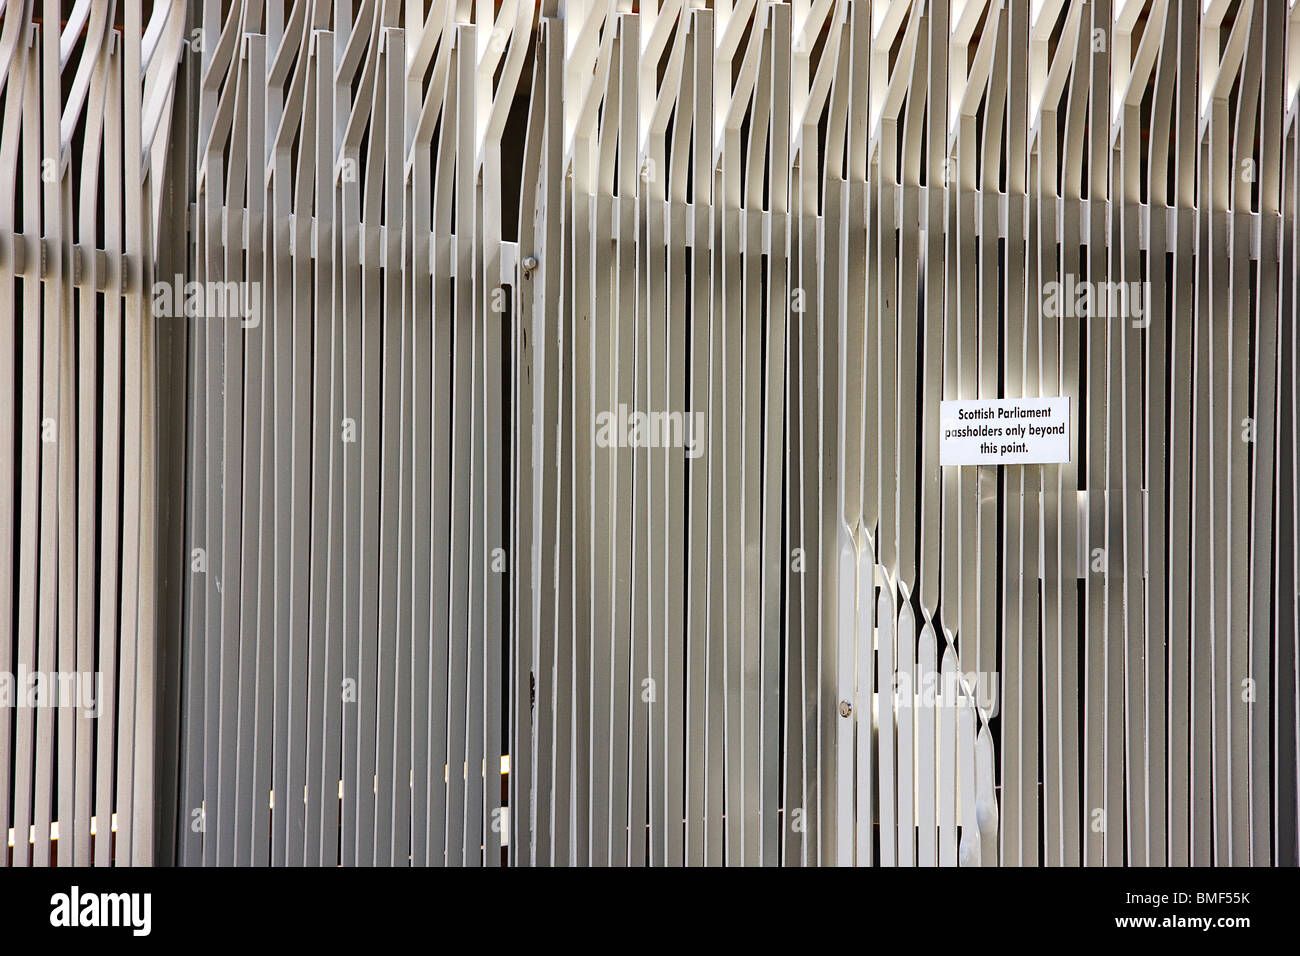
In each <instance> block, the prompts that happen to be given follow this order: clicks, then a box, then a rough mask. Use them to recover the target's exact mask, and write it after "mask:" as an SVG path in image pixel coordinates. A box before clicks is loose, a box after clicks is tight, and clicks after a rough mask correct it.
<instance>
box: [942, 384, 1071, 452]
mask: <svg viewBox="0 0 1300 956" xmlns="http://www.w3.org/2000/svg"><path fill="white" fill-rule="evenodd" d="M939 429H940V430H939V464H940V465H1050V464H1059V463H1061V462H1067V461H1069V460H1070V398H1069V396H1065V397H1063V398H992V399H970V400H965V399H958V400H955V401H948V402H940V403H939Z"/></svg>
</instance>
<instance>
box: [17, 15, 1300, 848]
mask: <svg viewBox="0 0 1300 956" xmlns="http://www.w3.org/2000/svg"><path fill="white" fill-rule="evenodd" d="M64 6H66V7H68V9H67V10H63V9H61V7H60V4H59V3H58V2H57V0H43V3H42V4H36V3H33V2H31V0H28V2H26V3H23V2H14V0H8V2H7V3H6V4H5V5H4V7H3V21H2V22H0V60H3V61H4V63H5V64H7V65H8V69H7V70H6V71H5V72H6V76H7V78H6V80H3V81H0V83H3V84H4V85H3V86H0V93H2V94H3V96H4V100H3V113H2V114H0V122H2V124H3V125H2V127H0V137H2V138H0V169H4V170H5V171H6V172H11V171H12V172H13V174H14V175H13V176H11V177H10V178H11V180H13V184H14V185H13V198H14V201H13V202H12V203H10V204H7V205H5V206H3V208H0V215H3V216H5V217H6V218H5V219H4V220H3V221H0V389H4V390H5V391H4V392H3V393H0V394H2V395H3V398H9V399H10V401H8V402H4V401H3V400H2V399H0V404H5V405H7V406H8V407H10V408H12V414H11V415H7V416H0V541H8V542H10V546H9V547H8V548H0V562H4V563H0V601H5V602H7V604H6V608H7V609H8V611H7V613H6V611H5V609H0V662H2V661H4V660H6V659H7V660H8V661H9V662H10V665H9V666H10V669H11V674H12V675H16V676H21V675H22V674H23V673H25V672H30V671H37V670H40V671H49V672H55V671H58V672H59V673H61V674H62V673H65V672H68V671H73V672H76V673H81V672H83V671H86V672H94V673H95V674H97V675H100V676H101V679H102V688H103V689H102V692H101V694H100V699H102V700H103V701H105V702H106V705H105V706H104V707H103V708H102V709H101V710H100V712H98V713H96V714H93V715H92V714H91V713H90V712H89V710H88V708H84V707H81V708H79V707H78V706H77V702H76V701H73V702H72V703H67V702H60V703H59V705H58V706H54V707H49V706H45V707H40V706H38V707H22V706H15V707H13V708H11V709H10V710H9V711H7V712H6V719H5V720H3V721H0V775H4V776H0V827H6V828H8V829H9V830H10V834H11V836H10V846H11V848H12V849H11V859H10V862H11V863H13V864H15V865H23V864H25V863H28V862H32V863H36V864H41V863H49V862H52V861H53V860H54V859H55V858H56V857H57V859H58V861H59V862H66V861H67V860H69V859H72V860H75V861H77V862H91V861H92V859H93V862H95V863H100V864H104V863H110V862H116V863H118V864H122V863H142V864H147V863H152V862H160V863H166V862H173V861H174V862H177V863H181V864H304V863H305V864H309V865H334V864H344V865H356V864H363V865H364V864H393V865H408V864H410V865H427V864H449V865H462V864H468V865H501V864H510V865H528V864H535V865H547V864H556V865H563V864H587V863H592V864H630V865H642V864H655V865H681V864H722V863H726V864H730V865H738V864H770V865H778V864H779V865H817V864H823V865H826V864H860V865H865V864H881V865H936V864H938V865H956V864H961V865H980V864H983V865H992V864H999V863H1001V864H1006V865H1037V864H1050V865H1081V864H1088V865H1095V864H1129V865H1144V864H1157V865H1159V864H1166V863H1168V864H1172V865H1187V864H1228V863H1232V864H1255V865H1267V864H1295V863H1297V862H1300V850H1298V848H1297V818H1298V816H1300V805H1298V800H1300V788H1298V786H1297V742H1298V734H1297V726H1298V723H1297V721H1298V716H1300V715H1298V712H1297V699H1298V697H1300V694H1298V685H1297V673H1298V671H1297V610H1298V607H1297V600H1298V595H1300V578H1298V577H1297V574H1298V572H1297V561H1296V558H1297V554H1298V553H1300V552H1298V550H1297V545H1296V541H1297V532H1300V527H1298V526H1297V509H1296V496H1297V491H1298V490H1300V487H1298V486H1297V477H1296V476H1297V464H1300V462H1297V452H1296V448H1297V444H1296V438H1297V434H1296V410H1297V409H1296V385H1297V382H1296V374H1297V354H1296V344H1295V331H1296V312H1295V309H1296V303H1295V301H1294V295H1293V293H1294V288H1295V284H1296V276H1297V260H1296V246H1295V222H1296V220H1295V213H1296V210H1295V202H1296V195H1297V188H1298V187H1300V155H1298V154H1297V146H1300V141H1298V140H1297V129H1300V124H1298V123H1297V118H1296V113H1297V108H1298V107H1300V97H1298V96H1297V90H1298V89H1300V8H1297V7H1296V6H1295V5H1294V4H1292V3H1289V2H1288V3H1282V2H1263V0H1234V2H1228V0H1211V2H1206V3H1178V2H1173V0H1115V2H1107V0H1088V2H1083V0H1033V2H1030V0H951V2H944V0H925V2H923V0H795V2H791V3H772V2H767V0H748V2H746V0H740V2H738V3H734V4H731V3H726V2H723V0H715V2H712V3H695V2H683V0H664V2H662V3H653V2H652V3H640V4H638V3H631V2H624V3H610V4H597V3H588V2H581V0H578V2H565V3H563V4H561V3H559V2H558V0H543V2H542V3H541V4H540V5H533V4H531V3H523V2H521V0H500V2H493V3H487V2H479V3H475V4H453V3H450V2H448V0H422V2H418V0H417V2H395V0H361V2H357V3H350V2H332V3H331V2H325V0H315V2H311V0H302V2H294V3H287V4H286V3H283V2H275V0H270V2H265V3H263V2H260V0H227V2H219V0H202V2H197V0H196V2H194V3H192V4H190V5H188V6H186V5H185V4H182V3H180V2H162V0H155V2H154V3H152V4H150V3H146V2H142V0H123V2H122V3H121V4H117V3H113V2H108V0H104V2H100V0H94V2H90V0H79V2H75V3H70V4H65V5H64ZM119 8H120V9H119ZM53 23H61V24H62V27H61V30H59V31H54V30H45V32H44V34H43V33H42V30H43V25H45V24H53ZM83 75H84V76H85V77H86V79H85V80H84V81H83V80H82V79H81V78H82V77H83ZM137 78H138V79H137ZM52 157H58V159H57V161H56V162H54V163H52V164H51V163H49V159H50V158H52ZM79 157H80V158H79ZM74 199H76V201H77V202H76V205H74ZM1036 396H1043V397H1055V396H1066V397H1068V398H1069V399H1070V408H1071V418H1070V435H1069V444H1070V449H1071V452H1070V460H1069V461H1068V462H1066V463H1064V464H1037V465H998V466H991V465H976V466H960V467H957V466H947V467H941V466H940V430H941V429H940V402H941V401H943V400H951V399H994V398H1027V397H1036ZM51 420H52V421H53V423H54V425H53V429H54V430H53V431H52V432H50V431H48V430H45V431H43V429H44V428H45V423H46V422H47V421H51ZM47 434H52V435H53V436H54V437H53V438H52V439H51V438H47V437H45V436H46V435H47ZM2 689H3V688H2V687H0V690H2ZM114 814H116V816H115V818H114V819H115V826H116V833H117V839H116V841H115V843H112V842H110V841H106V840H102V839H95V838H94V837H92V832H93V834H94V836H95V837H97V836H98V835H99V834H102V833H104V832H107V830H108V829H110V827H109V826H107V825H106V823H105V821H106V820H109V819H110V818H112V817H113V815H114ZM4 821H8V822H4ZM55 821H57V823H56V822H55ZM52 831H55V832H52ZM54 837H57V839H52V838H54ZM69 843H71V844H72V845H71V847H70V848H69V846H68V844H69ZM60 846H61V847H62V848H63V849H64V853H58V852H57V851H58V848H59V847H60Z"/></svg>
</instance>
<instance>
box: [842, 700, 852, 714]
mask: <svg viewBox="0 0 1300 956" xmlns="http://www.w3.org/2000/svg"><path fill="white" fill-rule="evenodd" d="M852 713H853V705H852V704H850V703H849V702H848V701H847V700H842V701H840V716H841V717H848V716H850V715H851V714H852Z"/></svg>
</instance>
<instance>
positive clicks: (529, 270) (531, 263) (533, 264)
mask: <svg viewBox="0 0 1300 956" xmlns="http://www.w3.org/2000/svg"><path fill="white" fill-rule="evenodd" d="M536 270H537V257H536V256H528V257H526V258H525V259H524V278H528V277H529V276H531V275H532V274H533V273H534V272H535V271H536Z"/></svg>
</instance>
